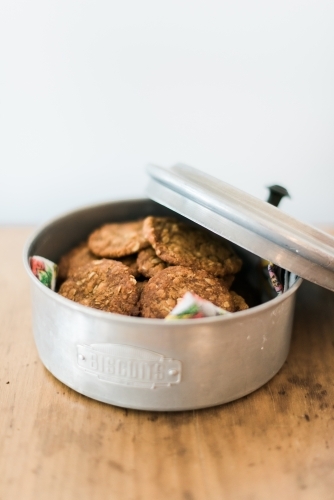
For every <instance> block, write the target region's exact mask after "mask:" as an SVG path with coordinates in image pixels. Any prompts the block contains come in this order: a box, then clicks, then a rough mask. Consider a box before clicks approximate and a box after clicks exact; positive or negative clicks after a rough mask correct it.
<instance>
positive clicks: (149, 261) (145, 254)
mask: <svg viewBox="0 0 334 500" xmlns="http://www.w3.org/2000/svg"><path fill="white" fill-rule="evenodd" d="M137 265H138V270H139V272H140V273H141V274H143V275H144V276H146V278H152V276H154V275H155V274H157V273H159V272H160V271H162V270H163V269H165V268H166V267H167V266H168V264H167V263H166V262H164V261H163V260H161V259H159V257H158V256H157V254H156V253H155V250H154V249H153V248H152V247H148V248H145V249H144V250H141V251H140V252H139V254H138V257H137Z"/></svg>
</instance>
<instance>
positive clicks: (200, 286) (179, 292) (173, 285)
mask: <svg viewBox="0 0 334 500" xmlns="http://www.w3.org/2000/svg"><path fill="white" fill-rule="evenodd" d="M186 292H193V293H196V294H197V295H199V296H200V297H202V298H203V299H206V300H209V301H210V302H212V303H213V304H215V305H216V306H218V307H222V308H223V309H226V310H227V311H230V312H233V311H234V310H235V306H234V301H233V298H232V295H231V294H230V292H229V291H228V290H227V288H226V287H224V285H223V284H222V283H221V281H220V280H218V279H217V278H215V277H214V276H212V275H211V274H209V273H207V272H206V271H203V270H197V271H196V270H193V269H190V268H188V267H183V266H171V267H167V268H166V269H164V270H163V271H160V273H158V274H156V275H155V276H153V278H151V279H150V280H149V282H148V283H147V284H146V285H145V287H144V289H143V291H142V294H141V298H140V310H141V315H142V316H143V317H145V318H165V317H166V316H167V315H168V314H169V313H170V312H171V311H172V309H173V308H174V307H175V306H176V304H177V301H178V299H181V298H182V297H183V296H184V294H185V293H186Z"/></svg>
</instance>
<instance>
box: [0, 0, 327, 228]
mask: <svg viewBox="0 0 334 500" xmlns="http://www.w3.org/2000/svg"><path fill="white" fill-rule="evenodd" d="M0 59H1V66H0V71H1V74H0V169H1V174H0V175H1V178H0V181H1V182H0V222H1V223H40V222H43V221H45V220H47V219H48V218H50V217H53V216H55V215H57V214H59V213H61V212H63V211H65V210H68V209H72V208H75V207H77V206H79V205H83V204H88V203H94V202H99V201H104V200H109V199H115V198H121V197H131V196H141V195H143V193H144V187H145V184H146V174H145V172H144V167H145V165H146V163H148V162H154V163H157V164H160V165H163V166H168V165H171V164H173V163H176V162H179V161H182V162H184V163H188V164H189V165H192V166H194V167H197V168H200V169H203V170H205V171H206V172H208V173H210V174H212V175H216V176H217V177H219V178H221V179H222V180H225V181H226V182H229V183H231V184H234V185H235V186H237V187H239V188H241V189H244V190H246V191H248V192H249V193H252V194H253V195H255V196H258V197H260V198H266V196H267V193H266V189H265V186H267V185H269V184H272V183H281V184H283V185H284V186H286V187H287V188H288V189H289V191H290V192H291V195H292V199H291V200H286V201H284V202H283V203H282V206H281V208H282V210H284V211H286V212H288V213H290V214H292V215H294V216H295V217H298V218H300V219H301V220H304V221H306V222H309V223H312V224H318V223H323V224H326V223H328V224H330V223H332V224H333V223H334V197H333V189H334V140H333V137H334V2H333V1H332V0H329V1H324V0H315V1H310V0H280V1H279V2H277V1H273V0H272V1H271V0H228V1H224V0H205V1H204V0H203V1H196V0H168V1H161V0H160V1H159V0H117V1H116V0H90V1H84V0H54V1H51V0H29V1H28V0H25V1H23V0H1V3H0Z"/></svg>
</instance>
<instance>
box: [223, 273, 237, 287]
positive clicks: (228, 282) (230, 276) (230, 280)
mask: <svg viewBox="0 0 334 500" xmlns="http://www.w3.org/2000/svg"><path fill="white" fill-rule="evenodd" d="M234 280H235V276H234V274H227V275H226V276H224V278H219V281H221V283H222V284H223V285H224V286H226V288H227V289H228V290H229V289H230V288H231V286H232V285H233V282H234Z"/></svg>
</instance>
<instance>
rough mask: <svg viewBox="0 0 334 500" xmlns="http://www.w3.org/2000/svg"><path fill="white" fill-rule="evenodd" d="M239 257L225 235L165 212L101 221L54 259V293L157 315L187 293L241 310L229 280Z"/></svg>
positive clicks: (88, 303) (102, 306)
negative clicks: (129, 219)
mask: <svg viewBox="0 0 334 500" xmlns="http://www.w3.org/2000/svg"><path fill="white" fill-rule="evenodd" d="M241 266H242V261H241V259H240V258H239V257H238V256H237V255H236V254H235V252H234V250H233V249H232V247H231V245H230V244H229V242H228V241H226V240H224V239H223V238H219V237H217V236H216V235H214V234H212V233H210V232H208V231H206V230H205V229H203V228H199V227H198V226H197V227H193V226H191V225H188V224H186V223H184V222H182V221H180V220H178V219H174V218H170V217H153V216H149V217H146V218H145V219H143V220H139V221H133V222H120V223H112V224H104V225H103V226H102V227H100V228H98V229H96V230H95V231H94V232H93V233H91V234H90V235H89V237H88V240H87V241H86V242H83V243H81V244H80V245H78V246H77V247H75V248H73V249H72V250H70V251H69V252H68V253H67V254H66V255H64V256H63V257H62V258H61V260H60V262H59V270H58V279H59V282H60V283H61V285H60V288H59V293H60V294H61V295H63V296H64V297H66V298H68V299H71V300H74V301H75V302H79V303H80V304H83V305H86V306H89V307H94V308H96V309H100V310H103V311H109V312H113V313H118V314H124V315H129V316H141V317H144V318H165V317H166V316H167V315H168V314H169V313H170V312H171V311H172V310H173V308H174V307H175V306H176V304H177V303H178V301H179V300H180V299H182V297H183V296H184V295H185V293H186V292H192V293H195V294H196V295H198V296H200V297H201V298H203V299H205V300H209V301H210V302H212V303H213V304H215V305H216V306H218V307H221V308H223V309H225V310H227V311H229V312H236V311H240V310H243V309H247V308H248V305H247V304H246V302H245V301H244V299H243V298H242V297H241V296H240V295H238V294H237V293H236V292H234V291H231V290H230V287H231V285H232V283H233V280H234V275H235V274H236V273H237V272H238V271H240V269H241Z"/></svg>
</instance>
